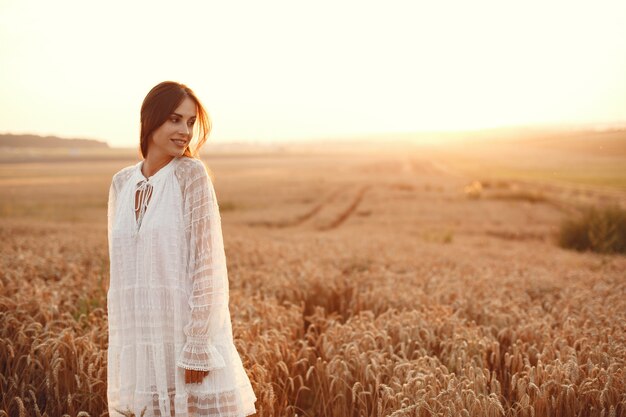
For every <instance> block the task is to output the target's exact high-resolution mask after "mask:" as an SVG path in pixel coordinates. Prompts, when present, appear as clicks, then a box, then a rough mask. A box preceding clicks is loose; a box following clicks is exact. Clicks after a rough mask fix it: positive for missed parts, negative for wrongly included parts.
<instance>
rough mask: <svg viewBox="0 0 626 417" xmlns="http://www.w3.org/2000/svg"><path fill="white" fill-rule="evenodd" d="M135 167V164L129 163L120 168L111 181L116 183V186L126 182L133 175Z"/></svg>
mask: <svg viewBox="0 0 626 417" xmlns="http://www.w3.org/2000/svg"><path fill="white" fill-rule="evenodd" d="M134 168H135V165H129V166H127V167H124V168H122V169H120V170H119V171H117V172H116V173H115V174H113V177H112V178H111V182H112V183H114V184H115V185H116V186H117V185H119V184H121V183H123V182H125V181H126V180H127V179H128V178H129V177H130V176H131V174H132V172H133V169H134Z"/></svg>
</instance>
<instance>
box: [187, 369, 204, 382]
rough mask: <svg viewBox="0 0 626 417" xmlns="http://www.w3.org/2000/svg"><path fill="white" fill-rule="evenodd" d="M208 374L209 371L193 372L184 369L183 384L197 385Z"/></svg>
mask: <svg viewBox="0 0 626 417" xmlns="http://www.w3.org/2000/svg"><path fill="white" fill-rule="evenodd" d="M208 374H209V371H195V370H193V369H185V384H199V383H201V382H202V380H203V379H204V377H205V376H207V375H208Z"/></svg>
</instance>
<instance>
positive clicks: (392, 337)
mask: <svg viewBox="0 0 626 417" xmlns="http://www.w3.org/2000/svg"><path fill="white" fill-rule="evenodd" d="M203 155H206V157H204V158H203V159H204V160H205V162H206V163H207V166H208V167H209V168H210V171H211V175H212V176H213V177H214V183H215V187H216V192H217V195H218V199H219V204H220V210H221V214H222V221H223V232H224V242H225V249H226V255H227V261H228V270H229V279H230V310H231V314H232V320H233V331H234V337H235V344H236V346H237V349H238V351H239V353H240V354H241V357H242V360H243V362H244V367H245V368H246V370H247V372H248V375H249V377H250V379H251V382H252V384H253V388H254V391H255V393H256V395H257V397H258V401H257V402H256V407H257V414H256V415H258V416H354V417H360V416H367V417H371V416H393V417H400V416H420V417H426V416H494V417H495V416H519V417H526V416H537V417H539V416H555V417H558V416H626V257H624V256H621V255H601V254H595V253H591V252H585V253H580V252H574V251H570V250H566V249H562V248H560V247H558V245H557V244H556V243H555V239H556V234H557V232H558V227H559V222H560V221H562V220H563V219H565V218H568V217H571V216H575V215H576V213H577V212H578V211H579V209H580V207H582V206H583V205H588V204H594V205H601V204H604V203H606V202H609V201H617V202H618V203H620V204H623V203H624V201H625V200H624V197H625V193H626V191H625V190H624V189H623V188H621V185H620V184H621V182H620V181H621V180H620V181H617V183H618V186H616V187H615V186H614V187H599V186H595V185H594V184H591V183H586V184H583V183H576V182H570V183H566V182H555V181H543V179H546V178H539V179H537V178H536V177H537V176H536V175H535V176H534V177H533V178H532V179H533V180H529V178H531V176H523V177H522V176H520V175H518V177H519V179H516V176H515V175H509V176H506V177H505V176H500V177H488V176H484V177H481V176H480V175H478V174H477V172H478V171H476V170H474V171H471V170H463V169H462V168H463V167H466V166H468V163H467V161H465V162H463V161H460V160H456V161H454V160H452V159H448V160H446V159H445V157H443V156H442V154H441V152H439V151H437V152H435V151H432V152H431V153H428V150H427V149H421V148H420V149H418V148H409V149H399V148H397V149H396V148H394V147H389V148H386V147H371V148H367V147H351V146H344V147H342V148H339V147H337V148H330V147H318V148H316V149H310V148H304V147H302V148H296V147H293V148H289V149H287V150H283V151H273V152H258V153H253V152H242V153H233V152H228V153H223V154H218V153H215V154H211V153H210V151H209V152H205V153H204V154H203ZM133 157H134V154H133V153H132V152H131V153H130V154H129V156H128V158H126V159H124V158H121V157H119V158H118V159H110V160H109V159H102V160H92V161H81V160H80V159H77V160H75V161H64V162H63V161H48V162H47V161H45V160H39V161H35V162H20V163H11V162H10V161H6V160H5V161H4V162H3V163H2V164H0V197H1V203H0V239H1V242H0V245H1V248H2V251H1V253H2V255H1V257H0V362H1V365H0V390H1V392H2V395H1V399H0V416H3V415H4V416H44V415H47V416H50V417H52V416H62V415H69V416H92V417H93V416H104V415H107V413H106V352H107V351H106V349H107V315H106V293H107V288H108V253H107V241H106V202H107V192H108V186H109V184H110V179H111V176H112V174H113V173H114V172H116V171H117V170H118V169H120V168H122V167H124V166H127V165H130V164H132V163H135V162H136V161H137V160H136V159H135V160H133V159H132V158H133ZM622 162H623V161H622ZM622 166H624V165H622ZM474 168H475V167H474ZM485 172H487V171H485ZM489 172H494V171H489ZM515 174H516V175H517V174H519V173H515ZM620 175H623V173H622V174H620Z"/></svg>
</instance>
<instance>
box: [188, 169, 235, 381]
mask: <svg viewBox="0 0 626 417" xmlns="http://www.w3.org/2000/svg"><path fill="white" fill-rule="evenodd" d="M183 200H184V202H183V211H184V224H185V234H186V236H187V237H188V239H189V258H188V265H187V277H186V279H188V280H189V281H188V282H189V283H191V294H190V295H189V299H188V301H189V307H190V309H191V319H190V321H189V323H187V325H186V326H185V327H184V333H185V336H186V343H185V345H184V346H183V349H182V351H181V353H180V356H179V357H178V360H177V365H178V366H180V367H182V368H185V369H195V370H203V371H208V370H212V369H220V368H224V367H225V366H226V364H225V362H224V358H223V357H222V355H221V354H220V352H219V351H218V350H217V349H216V348H215V345H214V343H213V342H214V341H213V340H212V339H211V338H212V335H214V334H216V333H217V330H218V329H220V328H221V327H222V326H223V325H224V322H225V318H226V317H225V315H226V314H227V311H228V310H227V307H228V276H227V270H226V256H225V254H224V245H223V237H222V228H221V219H220V213H219V207H218V205H217V199H216V196H215V191H214V189H213V184H212V182H211V180H210V178H209V176H208V173H207V171H206V168H205V166H204V164H203V163H202V162H201V161H198V162H197V163H196V164H195V165H194V167H193V169H192V170H191V173H190V178H189V180H188V183H187V185H186V186H185V190H184V195H183Z"/></svg>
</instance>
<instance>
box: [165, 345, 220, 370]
mask: <svg viewBox="0 0 626 417" xmlns="http://www.w3.org/2000/svg"><path fill="white" fill-rule="evenodd" d="M176 365H177V366H179V367H181V368H185V369H193V370H196V371H210V370H213V369H221V368H225V367H226V363H225V362H224V357H223V356H222V354H221V353H220V352H219V351H218V350H217V349H216V348H215V346H214V345H211V344H208V343H202V344H193V343H189V342H187V343H185V346H184V347H183V350H182V352H181V353H180V356H179V357H178V361H177V362H176Z"/></svg>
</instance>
